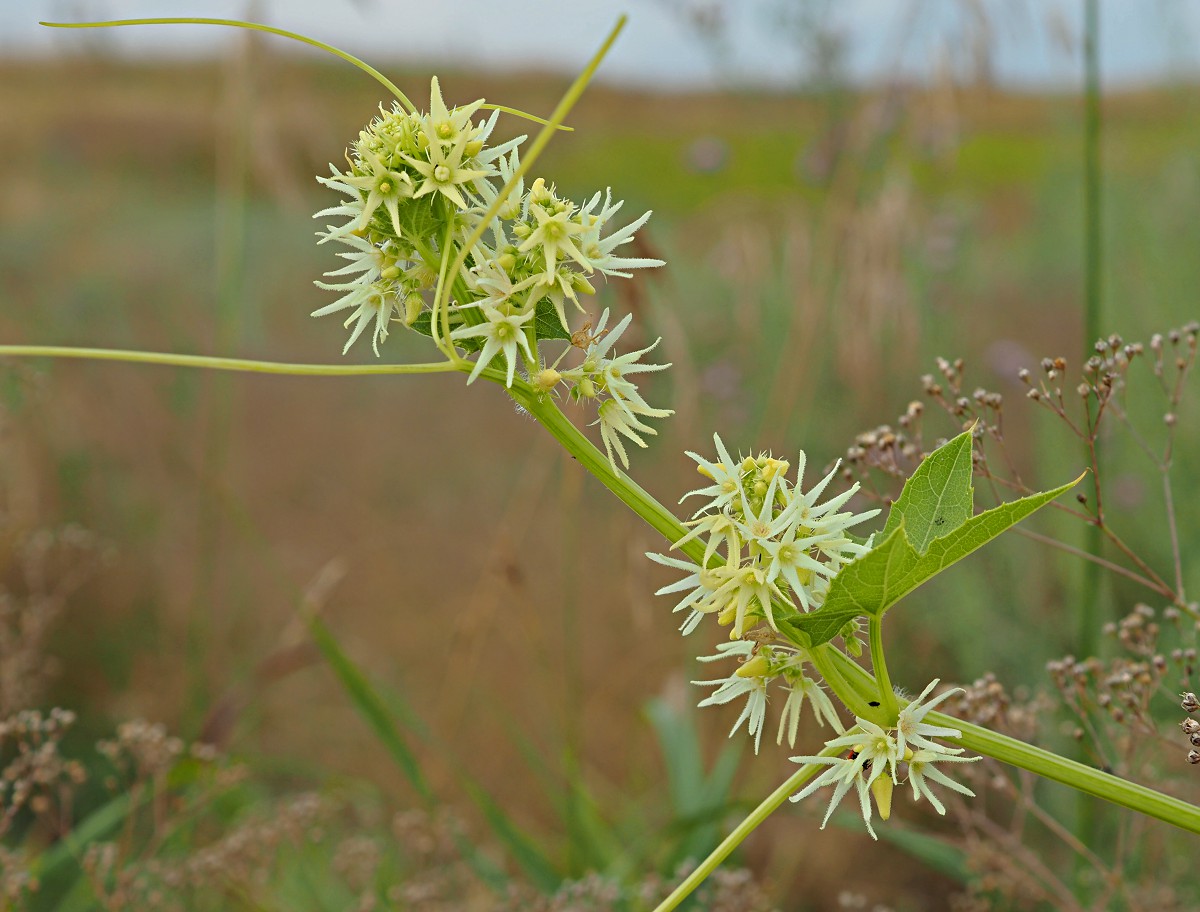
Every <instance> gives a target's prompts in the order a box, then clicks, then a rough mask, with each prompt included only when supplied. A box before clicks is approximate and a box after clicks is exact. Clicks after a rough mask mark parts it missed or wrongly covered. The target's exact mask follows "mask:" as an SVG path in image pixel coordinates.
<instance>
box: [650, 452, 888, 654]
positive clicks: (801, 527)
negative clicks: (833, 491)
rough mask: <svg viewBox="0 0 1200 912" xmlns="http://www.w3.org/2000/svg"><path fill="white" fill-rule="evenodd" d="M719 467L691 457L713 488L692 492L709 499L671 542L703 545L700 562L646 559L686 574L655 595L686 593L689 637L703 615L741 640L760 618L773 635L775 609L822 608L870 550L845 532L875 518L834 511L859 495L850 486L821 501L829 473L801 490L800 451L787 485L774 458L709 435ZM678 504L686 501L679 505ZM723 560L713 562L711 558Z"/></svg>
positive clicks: (682, 606) (683, 604)
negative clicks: (837, 582)
mask: <svg viewBox="0 0 1200 912" xmlns="http://www.w3.org/2000/svg"><path fill="white" fill-rule="evenodd" d="M713 440H714V442H715V443H716V445H717V458H718V461H717V462H711V461H709V460H707V459H705V458H704V457H703V456H698V455H697V454H695V453H691V452H689V453H688V455H689V456H691V457H692V459H694V460H696V462H697V463H698V471H699V472H700V474H701V475H703V476H704V477H705V478H707V479H709V481H711V482H712V484H710V485H707V486H705V487H702V488H699V489H697V490H695V491H690V492H689V493H687V494H685V495H684V497H683V500H686V499H687V498H688V497H692V496H694V495H699V496H701V497H706V498H708V500H707V502H706V503H705V504H704V505H703V506H701V507H700V509H699V510H697V511H696V513H694V514H693V515H692V519H691V520H690V521H689V523H688V525H690V526H691V527H692V529H691V531H690V532H689V533H688V534H687V535H685V536H684V537H683V538H681V539H680V540H679V541H677V542H675V543H674V545H672V547H673V548H679V547H680V546H681V545H683V544H685V543H686V542H688V541H691V540H692V539H696V538H704V539H706V542H705V547H704V557H703V560H702V561H701V562H700V563H699V564H697V563H695V562H693V561H688V560H679V559H678V558H673V557H667V556H665V555H662V554H648V555H647V557H649V558H650V559H651V560H653V561H656V562H657V563H660V564H663V565H665V566H667V567H673V568H675V569H677V570H683V571H685V572H686V573H687V576H685V577H684V578H683V579H682V580H679V581H678V582H676V583H673V584H671V585H669V586H664V587H663V588H662V589H660V590H658V593H657V594H658V595H663V594H666V593H672V592H684V593H685V594H684V596H683V598H682V599H680V601H679V602H678V604H676V605H675V610H676V611H684V610H690V614H689V615H688V617H687V619H686V620H685V621H684V622H683V625H682V627H681V628H680V629H681V630H682V631H683V632H684V633H685V634H686V633H691V631H693V630H694V629H696V626H697V625H698V624H699V623H700V619H701V617H703V616H704V615H705V614H715V615H716V617H717V623H719V624H722V625H730V624H732V631H731V633H730V637H731V639H735V640H736V639H740V638H741V637H742V636H743V634H744V633H745V632H746V631H747V630H749V629H750V628H751V627H752V626H754V625H755V624H757V623H759V622H760V621H763V620H765V621H766V622H767V623H768V624H769V625H770V627H771V628H772V629H773V630H778V629H779V628H778V623H777V621H778V618H777V614H778V612H779V611H781V610H782V611H784V612H790V613H796V612H799V611H801V610H803V611H809V610H811V609H813V608H814V607H816V606H819V605H820V604H821V603H822V602H823V601H824V599H825V593H826V592H827V591H828V589H829V581H830V580H831V579H833V577H834V576H836V575H837V573H838V571H839V570H840V569H841V568H842V567H843V566H845V565H846V564H848V563H849V562H850V561H852V560H854V559H855V558H856V557H858V556H859V555H861V554H865V553H866V552H867V551H868V550H869V549H870V541H869V540H868V541H866V542H863V541H858V540H855V539H854V538H852V537H851V535H850V533H849V532H848V531H847V530H848V529H850V528H851V527H852V526H856V525H858V524H859V523H861V522H863V521H864V520H867V519H870V518H871V517H873V516H875V515H876V514H877V513H878V512H879V511H878V510H868V511H866V512H865V513H849V512H838V510H839V509H840V508H841V507H843V506H844V505H845V504H846V502H847V501H848V500H849V499H850V498H851V497H853V496H854V494H855V492H856V491H857V490H858V485H857V484H855V485H854V486H852V487H851V488H849V489H848V490H846V491H844V492H843V493H841V494H839V495H837V496H836V497H833V498H831V499H830V500H827V501H826V502H825V503H822V504H818V503H817V500H818V498H820V496H821V494H822V493H824V491H825V488H826V487H827V486H828V485H829V482H830V480H832V478H833V476H834V474H835V473H836V472H837V468H836V467H835V468H834V469H833V471H831V472H830V473H829V474H828V475H826V476H825V477H824V478H823V479H821V481H819V482H818V483H817V484H816V485H814V486H813V487H812V488H810V489H809V490H808V491H807V492H806V491H804V489H803V483H804V469H805V456H804V452H803V451H801V452H800V456H799V459H798V465H797V468H796V482H795V484H791V483H789V482H788V480H787V477H786V475H787V471H788V468H789V465H788V463H787V462H786V461H782V460H778V459H774V458H772V457H771V456H770V455H763V456H758V457H753V456H746V457H742V458H739V459H736V460H735V459H733V458H732V457H731V456H730V455H729V451H728V450H726V449H725V445H724V444H723V443H722V442H721V438H720V437H718V436H716V435H713ZM681 502H682V501H681ZM718 556H719V557H720V558H722V559H723V560H714V558H716V557H718Z"/></svg>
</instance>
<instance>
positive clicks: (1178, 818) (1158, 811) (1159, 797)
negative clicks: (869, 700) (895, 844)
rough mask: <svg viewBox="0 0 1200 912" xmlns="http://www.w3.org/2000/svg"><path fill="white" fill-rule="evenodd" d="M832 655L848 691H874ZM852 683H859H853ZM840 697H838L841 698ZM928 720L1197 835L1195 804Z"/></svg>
mask: <svg viewBox="0 0 1200 912" xmlns="http://www.w3.org/2000/svg"><path fill="white" fill-rule="evenodd" d="M830 655H831V656H832V658H833V661H834V662H836V663H837V664H838V666H839V669H840V671H841V672H842V674H843V676H844V677H845V679H846V680H848V681H851V682H853V683H852V686H853V687H855V689H857V690H862V689H863V688H865V687H866V686H867V685H868V684H870V685H871V686H872V687H874V686H876V685H875V681H874V678H873V677H872V676H871V674H870V673H869V672H867V671H866V670H865V669H863V668H860V667H859V666H858V664H857V663H855V662H853V661H852V660H851V659H850V658H849V657H848V656H846V655H844V654H842V653H840V652H838V651H836V650H834V651H832V652H831V653H830ZM856 678H857V679H858V681H855V679H856ZM838 696H839V697H840V696H841V694H838ZM926 718H927V719H928V720H929V721H930V722H933V723H934V724H935V725H945V726H947V727H949V728H957V729H958V730H959V731H961V732H962V733H963V734H962V737H961V738H947V739H946V740H948V741H953V742H954V743H956V744H958V745H960V746H962V747H965V748H967V749H968V750H973V751H975V752H976V753H978V754H983V755H984V756H987V757H992V758H993V759H995V760H1000V761H1002V762H1004V763H1008V764H1011V765H1012V766H1016V767H1019V768H1020V769H1024V770H1029V772H1031V773H1036V774H1037V775H1039V776H1042V777H1043V778H1045V779H1051V780H1053V781H1054V782H1061V783H1062V784H1063V785H1069V786H1071V787H1072V788H1074V789H1077V790H1078V791H1080V792H1083V793H1085V794H1088V795H1093V796H1095V797H1096V798H1102V799H1104V800H1105V801H1109V802H1111V803H1113V804H1118V805H1120V806H1121V807H1125V808H1129V809H1130V810H1131V811H1137V812H1138V813H1140V814H1145V815H1146V816H1148V817H1154V818H1156V819H1158V820H1162V821H1164V822H1166V823H1170V824H1174V825H1175V826H1177V827H1180V828H1181V829H1184V830H1189V831H1191V832H1193V833H1200V807H1197V806H1196V805H1194V804H1188V803H1187V802H1186V801H1181V800H1179V799H1178V798H1172V797H1171V796H1169V795H1164V794H1163V793H1161V792H1156V791H1154V790H1153V789H1149V788H1146V787H1145V786H1142V785H1137V784H1136V783H1133V782H1129V781H1128V780H1125V779H1122V778H1120V777H1119V776H1114V775H1112V774H1111V773H1105V772H1102V771H1101V770H1098V769H1095V768H1093V767H1091V766H1088V765H1087V764H1085V763H1079V762H1078V761H1075V760H1068V759H1067V758H1066V757H1062V756H1059V755H1058V754H1055V753H1053V752H1051V751H1048V750H1043V749H1042V748H1040V747H1034V746H1033V745H1031V744H1026V743H1025V742H1024V741H1020V740H1018V739H1016V738H1010V737H1009V736H1008V735H1002V734H1000V733H998V732H994V731H990V730H989V729H986V728H983V727H982V726H979V725H975V724H973V723H971V722H964V721H962V720H961V719H956V718H954V717H953V716H947V715H945V714H943V713H938V712H931V713H929V715H928V716H926Z"/></svg>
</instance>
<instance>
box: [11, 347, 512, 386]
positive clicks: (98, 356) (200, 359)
mask: <svg viewBox="0 0 1200 912" xmlns="http://www.w3.org/2000/svg"><path fill="white" fill-rule="evenodd" d="M0 357H15V358H80V359H84V360H91V361H126V362H131V363H134V364H160V365H165V366H168V367H202V368H206V369H208V370H219V371H241V372H242V373H247V374H287V375H289V376H295V377H362V376H369V375H372V374H440V373H447V372H450V371H461V370H463V366H462V365H461V364H454V363H452V362H450V361H436V362H433V363H431V364H288V363H285V362H282V361H256V360H253V359H249V358H217V357H213V356H212V355H177V354H174V353H171V352H148V351H128V350H122V349H117V348H74V347H69V346H62V345H0ZM463 364H466V370H468V371H469V370H470V369H471V365H470V363H468V362H463ZM501 379H503V377H501Z"/></svg>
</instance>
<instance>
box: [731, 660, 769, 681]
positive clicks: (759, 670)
mask: <svg viewBox="0 0 1200 912" xmlns="http://www.w3.org/2000/svg"><path fill="white" fill-rule="evenodd" d="M770 673H771V663H770V662H769V661H767V657H766V656H763V655H756V656H755V657H754V658H752V659H750V661H748V662H746V663H745V664H744V665H742V666H741V667H740V668H738V670H737V671H735V672H734V674H736V675H737V676H738V677H739V678H763V677H766V676H767V675H768V674H770Z"/></svg>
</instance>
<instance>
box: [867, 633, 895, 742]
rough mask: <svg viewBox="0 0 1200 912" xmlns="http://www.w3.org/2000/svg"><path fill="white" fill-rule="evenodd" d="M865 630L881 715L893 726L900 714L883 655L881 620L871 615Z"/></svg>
mask: <svg viewBox="0 0 1200 912" xmlns="http://www.w3.org/2000/svg"><path fill="white" fill-rule="evenodd" d="M867 629H868V630H869V631H870V637H871V667H872V668H873V669H875V680H876V681H877V682H878V683H879V699H880V702H881V703H882V704H883V713H884V715H885V716H886V717H887V718H888V724H889V725H894V724H895V720H896V717H897V716H898V715H899V714H900V705H899V704H898V703H897V702H896V690H895V688H893V687H892V679H891V677H890V676H889V675H888V670H887V660H886V659H885V657H884V655H883V619H882V618H880V617H879V615H877V614H873V615H871V617H870V618H869V619H868V622H867Z"/></svg>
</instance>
